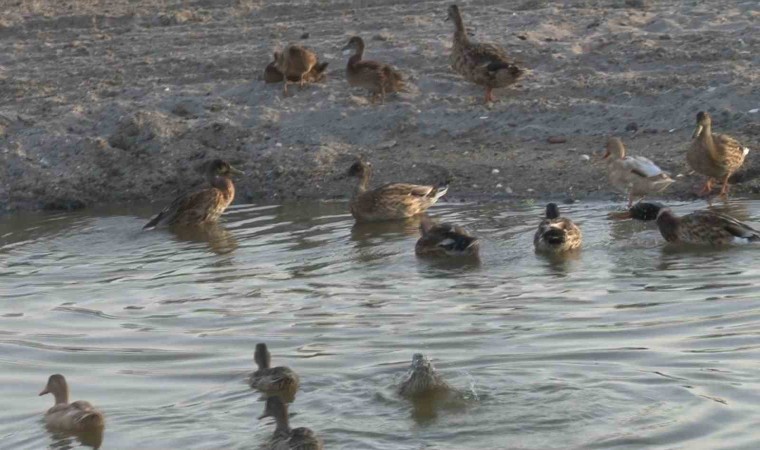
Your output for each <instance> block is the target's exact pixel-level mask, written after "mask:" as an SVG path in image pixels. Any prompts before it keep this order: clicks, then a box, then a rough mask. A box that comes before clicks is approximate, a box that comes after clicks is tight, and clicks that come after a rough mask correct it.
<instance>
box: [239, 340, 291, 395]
mask: <svg viewBox="0 0 760 450" xmlns="http://www.w3.org/2000/svg"><path fill="white" fill-rule="evenodd" d="M253 359H254V361H256V365H257V366H258V370H256V371H255V372H253V373H252V374H251V378H250V380H249V384H250V385H251V387H252V388H254V389H257V390H259V391H261V392H264V393H268V394H280V395H283V396H285V397H286V398H287V399H288V400H291V399H293V398H295V395H296V391H298V384H299V379H298V375H297V374H296V373H295V372H294V371H293V370H291V369H290V368H288V367H283V366H279V367H272V355H271V354H270V353H269V349H267V345H266V344H264V343H259V344H256V351H255V352H254V354H253Z"/></svg>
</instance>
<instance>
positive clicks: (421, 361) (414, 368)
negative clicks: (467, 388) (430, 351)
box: [398, 353, 454, 398]
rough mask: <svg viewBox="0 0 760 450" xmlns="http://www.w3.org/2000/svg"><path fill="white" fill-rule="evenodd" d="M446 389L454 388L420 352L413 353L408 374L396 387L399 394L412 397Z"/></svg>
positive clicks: (446, 390)
mask: <svg viewBox="0 0 760 450" xmlns="http://www.w3.org/2000/svg"><path fill="white" fill-rule="evenodd" d="M448 391H454V388H452V387H451V385H449V383H447V382H446V380H444V379H443V377H442V376H441V375H440V374H439V373H438V372H437V371H436V370H435V367H433V364H432V363H431V362H430V360H428V359H427V358H426V357H425V355H423V354H422V353H415V354H414V355H413V356H412V365H411V367H410V368H409V375H408V376H407V377H406V379H405V380H404V381H403V382H402V383H401V385H400V386H399V387H398V393H399V395H401V396H402V397H407V398H413V397H419V396H424V395H431V394H435V393H438V392H448Z"/></svg>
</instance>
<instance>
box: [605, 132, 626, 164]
mask: <svg viewBox="0 0 760 450" xmlns="http://www.w3.org/2000/svg"><path fill="white" fill-rule="evenodd" d="M608 158H609V159H610V160H614V159H622V158H625V146H623V141H622V140H621V139H620V138H617V137H611V138H609V139H607V146H606V147H605V152H604V156H603V157H602V159H608Z"/></svg>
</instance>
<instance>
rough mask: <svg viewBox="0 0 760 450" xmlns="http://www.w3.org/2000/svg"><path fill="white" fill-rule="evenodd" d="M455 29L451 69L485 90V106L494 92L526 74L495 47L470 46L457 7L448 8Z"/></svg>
mask: <svg viewBox="0 0 760 450" xmlns="http://www.w3.org/2000/svg"><path fill="white" fill-rule="evenodd" d="M446 20H451V21H453V22H454V25H455V26H456V31H455V32H454V46H453V47H452V49H451V67H453V68H454V71H456V72H457V73H459V74H460V75H462V76H463V77H464V78H465V79H466V80H468V81H471V82H473V83H475V84H477V85H480V86H485V88H486V99H485V101H486V103H488V102H493V101H494V97H493V92H492V91H493V89H496V88H503V87H507V86H509V85H511V84H514V83H515V82H517V80H518V79H519V78H520V77H521V76H522V75H523V74H524V73H525V70H523V69H521V68H519V67H517V65H516V64H515V63H514V62H511V61H510V60H509V58H507V55H506V53H505V52H504V50H503V49H502V48H501V47H499V46H497V45H494V44H485V43H480V42H471V41H470V39H469V38H468V37H467V31H466V30H465V28H464V22H463V21H462V15H461V14H460V12H459V7H458V6H457V5H451V6H449V15H448V17H447V19H446Z"/></svg>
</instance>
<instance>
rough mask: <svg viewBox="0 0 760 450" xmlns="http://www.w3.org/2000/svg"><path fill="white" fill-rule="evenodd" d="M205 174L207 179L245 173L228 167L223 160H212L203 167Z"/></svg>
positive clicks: (228, 164)
mask: <svg viewBox="0 0 760 450" xmlns="http://www.w3.org/2000/svg"><path fill="white" fill-rule="evenodd" d="M205 172H206V176H207V177H208V178H211V179H213V178H216V177H231V176H233V175H245V172H242V171H240V170H238V169H236V168H234V167H232V166H231V165H230V163H228V162H227V161H225V160H223V159H212V160H211V161H209V162H207V163H206V165H205Z"/></svg>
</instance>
